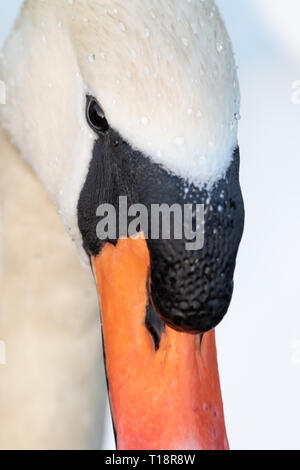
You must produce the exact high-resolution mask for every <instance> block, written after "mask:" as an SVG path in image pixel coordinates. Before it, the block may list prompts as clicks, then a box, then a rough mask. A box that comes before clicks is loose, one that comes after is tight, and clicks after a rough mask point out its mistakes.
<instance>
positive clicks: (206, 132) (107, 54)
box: [0, 0, 239, 447]
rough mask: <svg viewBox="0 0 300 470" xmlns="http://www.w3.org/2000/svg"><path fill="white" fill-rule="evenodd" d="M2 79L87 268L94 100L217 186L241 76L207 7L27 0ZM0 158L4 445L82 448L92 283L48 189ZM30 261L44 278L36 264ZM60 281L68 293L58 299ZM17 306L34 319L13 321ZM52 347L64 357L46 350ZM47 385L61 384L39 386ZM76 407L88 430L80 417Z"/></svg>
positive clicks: (167, 162)
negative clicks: (23, 219)
mask: <svg viewBox="0 0 300 470" xmlns="http://www.w3.org/2000/svg"><path fill="white" fill-rule="evenodd" d="M0 79H1V80H3V81H4V82H5V84H6V89H7V104H6V105H5V106H0V122H1V124H2V126H3V127H4V128H5V129H6V131H8V134H9V135H10V137H11V139H12V141H13V142H14V144H15V145H16V146H17V147H18V149H19V150H20V152H21V154H22V155H23V157H24V158H25V160H26V161H27V162H28V163H29V164H30V165H31V167H32V168H33V169H34V171H35V173H36V174H37V175H38V178H39V180H40V181H41V183H42V185H43V186H44V188H45V189H46V190H47V192H48V194H49V196H50V198H51V199H52V200H53V202H54V203H55V205H56V207H57V210H58V212H59V214H60V215H61V216H62V219H63V222H64V224H65V227H66V228H67V231H68V232H69V234H70V235H71V237H72V238H73V240H74V241H75V243H76V245H77V248H78V249H79V251H80V253H81V259H82V260H86V257H85V255H84V253H83V252H82V248H81V244H82V240H81V235H80V233H79V229H78V224H77V203H78V199H79V194H80V191H81V189H82V187H83V184H84V182H85V179H86V175H87V172H88V167H89V163H90V161H91V157H92V148H93V145H94V142H95V140H96V136H95V135H93V134H92V133H91V130H90V128H89V127H88V124H87V122H86V118H85V103H86V95H87V94H92V95H94V96H95V97H96V98H97V99H98V101H99V103H100V104H101V106H102V107H103V109H104V111H105V114H106V117H107V120H108V122H109V123H110V125H111V126H112V127H113V128H115V129H116V130H117V131H118V132H119V133H120V134H121V135H122V137H124V138H125V139H126V140H127V141H128V142H129V143H130V144H131V145H132V146H133V147H134V148H136V149H138V150H140V151H142V152H143V153H145V154H147V155H148V156H149V157H150V158H152V159H153V160H154V161H155V162H158V163H161V164H163V165H164V166H165V167H166V168H167V169H169V170H170V171H173V172H175V173H176V174H178V175H180V176H183V177H186V178H189V180H190V181H193V182H195V183H196V184H199V185H204V184H207V185H211V184H213V183H214V182H215V181H217V180H218V179H219V178H220V177H222V176H223V175H224V173H225V171H226V170H227V168H228V166H229V164H230V162H231V158H232V151H233V149H234V147H235V146H236V145H237V118H238V115H239V87H238V81H237V76H236V67H235V64H234V58H233V54H232V49H231V44H230V41H229V38H228V35H227V33H226V30H225V28H224V26H223V23H222V21H221V19H220V15H219V12H218V10H217V8H216V6H215V4H214V1H213V0H203V1H195V0H190V1H184V0H164V2H161V1H159V0H130V1H129V0H128V1H121V0H119V1H118V0H110V1H108V0H74V1H62V0H44V1H39V2H37V1H36V0H27V1H25V2H24V6H23V9H22V12H21V15H20V18H19V20H18V21H17V24H16V26H15V28H14V31H13V33H12V34H11V36H10V37H9V39H8V41H7V42H6V45H5V47H4V50H3V54H2V55H1V58H0ZM4 154H5V156H4ZM1 160H2V162H1V165H2V170H1V173H2V172H3V174H4V178H3V176H2V182H1V186H2V191H4V231H5V234H6V235H5V237H4V252H5V253H6V255H5V257H4V260H3V261H4V263H3V264H4V280H3V281H2V286H1V287H2V288H3V290H4V292H5V296H4V299H5V300H4V301H3V295H2V294H1V300H2V313H1V317H2V327H1V336H3V335H2V331H3V332H4V333H5V334H4V339H5V337H6V338H7V342H8V358H9V357H13V362H12V363H11V365H10V364H9V363H8V365H7V366H6V368H5V369H4V372H3V370H1V386H0V410H1V412H2V410H5V415H4V421H3V420H2V418H1V426H0V445H1V446H4V447H5V446H6V444H7V446H12V445H15V444H16V443H17V444H16V445H18V446H22V442H23V443H24V447H53V446H54V447H57V446H59V447H63V446H66V447H69V443H70V442H74V445H73V447H80V446H81V444H80V443H82V446H83V447H87V446H88V445H89V442H90V435H89V433H92V431H93V423H94V424H95V422H94V417H93V409H94V408H95V407H96V408H97V400H98V392H99V379H97V377H96V378H92V376H91V374H92V370H93V372H95V375H97V374H98V372H99V370H100V369H99V367H100V366H99V362H98V361H97V359H96V357H95V352H96V349H97V348H96V346H95V341H96V338H97V337H98V336H99V344H100V328H99V325H98V324H97V321H96V317H95V305H96V300H95V296H94V294H93V293H92V283H91V279H89V278H87V274H86V273H82V272H81V270H80V268H79V267H78V266H77V265H76V263H75V262H74V259H73V258H74V257H73V248H72V246H71V244H70V243H69V241H68V239H67V238H65V239H64V234H63V233H61V228H60V225H59V222H58V219H56V216H55V214H54V212H53V211H54V209H53V207H52V206H51V204H50V202H49V201H48V200H47V198H46V196H45V195H44V194H43V190H42V188H41V187H40V186H39V185H38V183H37V182H36V181H35V179H34V177H33V175H32V174H31V173H30V171H29V170H28V169H27V168H26V166H25V165H24V164H23V163H22V162H21V161H18V159H17V158H16V155H14V151H13V150H12V149H11V148H10V147H9V145H8V144H7V142H6V141H5V139H2V143H1ZM31 200H32V205H31V204H30V201H31ZM24 212H25V213H27V212H28V213H29V214H30V217H32V219H31V218H30V221H29V222H28V226H27V229H28V230H24V227H23V226H22V225H21V226H20V225H19V223H18V217H19V215H20V213H21V214H23V213H24ZM34 234H36V237H37V239H34ZM44 237H45V238H44ZM53 240H56V242H57V243H55V242H53ZM52 243H54V245H53V244H52ZM40 245H42V246H40ZM15 246H17V247H18V249H17V250H15ZM54 251H55V252H56V253H55V254H54ZM8 253H9V254H10V256H8ZM35 253H40V255H39V256H40V265H39V269H38V270H37V271H35V272H37V273H38V274H37V277H34V276H35V275H34V274H33V272H32V270H31V269H30V263H33V261H32V257H34V256H35ZM71 260H72V261H71ZM18 263H21V264H22V269H21V270H20V269H19V264H18ZM28 263H29V264H28ZM74 263H75V264H74ZM26 266H29V268H28V269H27V268H26ZM30 276H33V278H32V279H31V278H30ZM44 276H45V278H44ZM57 278H59V279H60V280H61V283H62V285H61V286H60V290H58V291H55V285H56V283H57ZM26 281H27V282H26ZM45 281H47V282H46V284H47V285H49V297H51V299H47V298H46V296H47V294H48V289H46V288H43V285H44V284H43V283H44V282H45ZM32 285H35V289H34V290H33V291H31V286H32ZM62 286H64V287H63V288H62ZM81 286H84V289H83V293H82V291H81V290H80V288H79V287H81ZM74 293H76V297H75V299H76V301H75V300H71V299H73V294H74ZM22 297H25V298H26V302H27V303H25V305H23V308H25V310H24V309H23V311H22V315H23V316H26V321H25V320H24V318H23V317H22V318H19V315H21V312H20V306H21V305H22ZM87 299H88V301H89V302H90V304H89V306H88V307H86V306H84V302H85V301H86V300H87ZM53 301H54V306H53ZM56 301H57V304H56ZM49 302H51V309H49ZM84 309H87V310H85V311H83V310H84ZM29 318H31V320H30V322H31V323H30V326H28V325H29ZM67 318H68V320H67ZM24 322H25V323H24ZM68 322H70V324H69V323H68ZM3 324H4V329H3ZM20 325H22V327H20ZM26 329H27V330H26ZM49 329H50V331H49ZM42 335H45V337H43V336H42ZM54 338H57V348H58V349H57V353H53V351H51V352H49V351H47V348H48V347H51V348H52V346H53V344H54V343H53V341H54ZM10 345H11V346H10ZM43 345H45V349H46V350H43ZM76 345H79V347H80V349H81V352H80V354H79V353H78V351H77V356H76V355H75V356H74V357H77V359H78V354H79V356H80V357H81V358H82V359H81V360H80V361H79V363H76V364H72V359H71V357H72V349H74V348H76ZM23 347H24V350H26V351H27V352H26V353H24V354H25V355H24V361H25V365H26V367H25V370H23V366H22V356H23ZM28 348H29V350H28ZM95 348H96V349H95ZM12 351H13V352H12ZM28 351H29V352H28ZM39 351H42V352H40V353H39ZM97 353H98V349H97ZM11 354H12V356H10V355H11ZM60 358H61V360H62V363H61V364H60V366H61V367H60V366H57V368H56V366H55V364H56V361H60ZM33 360H34V364H33V370H28V368H30V364H31V363H32V361H33ZM53 361H54V362H53ZM89 361H91V363H89ZM99 361H100V358H99ZM75 362H76V361H75ZM87 364H88V366H87ZM86 367H88V371H87V370H86ZM94 368H95V369H94ZM63 370H65V371H66V376H62V375H61V374H62V373H63V372H62V371H63ZM87 375H88V377H89V378H88V379H87ZM47 378H48V380H49V381H50V382H51V384H52V385H53V389H52V388H51V387H50V388H49V387H45V380H46V379H47ZM76 383H77V384H79V385H78V389H77V391H76V390H75V391H74V384H76ZM84 393H86V396H82V394H84ZM68 397H69V400H68ZM89 398H90V400H89ZM100 401H101V400H100ZM83 403H84V404H83ZM78 407H79V409H81V410H82V414H81V415H80V416H81V417H82V416H84V417H85V418H84V419H85V420H86V421H85V422H82V420H81V419H80V418H79V419H78V420H77V414H76V409H77V408H78ZM80 407H81V408H80ZM63 410H67V411H66V414H65V415H64V414H63V413H64V411H63ZM55 419H57V423H55ZM60 421H61V423H63V428H62V430H60V431H59V429H60V426H61V423H60ZM3 422H4V423H6V425H7V426H8V428H9V432H8V433H6V431H5V428H4V427H3V424H2V423H3ZM56 426H57V429H55V428H56ZM76 427H77V428H78V427H80V431H78V429H77V430H76V429H75V428H76ZM27 430H28V434H27V435H26V433H27ZM74 433H75V434H74ZM76 433H77V434H76ZM74 435H75V437H74ZM5 436H6V437H5ZM64 436H65V437H64ZM3 443H4V444H3Z"/></svg>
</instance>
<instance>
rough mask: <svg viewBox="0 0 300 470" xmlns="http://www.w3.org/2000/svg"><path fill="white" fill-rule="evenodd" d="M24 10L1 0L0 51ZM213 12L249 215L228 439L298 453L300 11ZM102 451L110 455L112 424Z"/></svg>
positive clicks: (264, 6) (253, 0)
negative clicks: (227, 57) (226, 42)
mask: <svg viewBox="0 0 300 470" xmlns="http://www.w3.org/2000/svg"><path fill="white" fill-rule="evenodd" d="M21 3H22V1H21V0H10V2H4V0H1V5H0V9H1V14H0V47H1V44H2V42H3V40H4V38H5V36H6V35H7V33H8V32H9V30H10V28H11V25H12V23H13V22H14V20H15V18H16V15H17V12H18V9H19V7H20V5H21ZM217 4H218V5H219V7H220V10H221V13H222V15H223V18H224V20H225V23H226V25H227V28H228V31H229V34H230V36H231V39H232V42H233V48H234V51H235V54H236V61H237V64H238V66H239V78H240V85H241V94H242V109H241V115H242V120H241V123H240V134H239V135H240V137H239V141H240V148H241V185H242V189H243V194H244V199H245V205H246V227H245V234H244V238H243V242H242V245H241V249H240V253H239V257H238V264H237V270H236V275H235V292H234V297H233V301H232V304H231V307H230V311H229V313H228V315H227V316H226V318H225V320H224V321H223V323H222V324H221V325H220V327H218V329H217V343H218V354H219V366H220V375H221V383H222V389H223V400H224V406H225V415H226V423H227V431H228V437H229V442H230V445H231V448H232V449H300V432H299V421H300V405H299V396H300V307H299V304H298V293H299V291H300V285H299V284H300V283H299V278H300V276H299V271H300V269H299V266H300V249H299V239H300V185H299V180H300V91H299V90H300V32H299V24H300V2H299V0H239V1H237V0H217ZM297 82H298V83H297ZM102 445H103V448H104V449H113V448H114V440H113V433H112V427H111V423H110V420H109V417H108V419H107V424H106V433H105V436H104V442H103V444H102Z"/></svg>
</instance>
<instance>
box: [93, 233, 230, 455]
mask: <svg viewBox="0 0 300 470" xmlns="http://www.w3.org/2000/svg"><path fill="white" fill-rule="evenodd" d="M92 262H93V268H94V273H95V276H96V280H97V284H98V290H99V296H100V303H101V313H102V326H103V337H104V348H105V355H106V370H107V378H108V384H109V397H110V404H111V410H112V416H113V421H114V426H115V431H116V438H117V447H118V449H119V450H124V449H126V450H201V449H202V450H205V449H207V450H211V449H218V450H223V449H228V441H227V437H226V430H225V424H224V413H223V405H222V397H221V391H220V382H219V374H218V366H217V354H216V345H215V334H214V331H211V332H209V333H206V334H205V335H204V337H203V340H202V342H201V338H200V335H189V334H186V333H179V332H177V331H175V330H172V329H171V328H169V327H167V326H166V327H165V329H164V330H163V332H162V336H161V339H160V344H159V348H158V349H157V350H156V348H155V345H154V341H153V338H152V336H151V334H150V333H149V331H148V329H147V327H146V324H145V318H146V307H147V304H148V294H147V279H148V275H149V271H150V258H149V252H148V247H147V244H146V241H145V239H144V238H141V237H139V238H137V239H131V238H128V239H121V240H119V241H118V244H117V246H116V247H115V246H113V245H111V244H107V245H106V246H105V247H104V249H103V250H102V251H101V253H100V255H98V256H97V257H94V258H93V260H92Z"/></svg>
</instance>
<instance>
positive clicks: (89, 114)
mask: <svg viewBox="0 0 300 470" xmlns="http://www.w3.org/2000/svg"><path fill="white" fill-rule="evenodd" d="M86 118H87V122H88V124H89V126H90V127H91V128H92V129H93V130H94V131H95V132H97V133H101V134H104V133H105V132H107V131H108V129H109V125H108V122H107V120H106V117H105V114H104V111H103V110H102V108H101V107H100V106H99V104H98V102H97V101H96V100H95V98H92V97H91V96H88V97H87V104H86Z"/></svg>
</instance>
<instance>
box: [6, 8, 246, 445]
mask: <svg viewBox="0 0 300 470" xmlns="http://www.w3.org/2000/svg"><path fill="white" fill-rule="evenodd" d="M0 61H1V62H0V64H1V65H0V78H1V79H2V80H3V81H4V83H5V84H6V87H7V103H6V105H5V106H1V107H0V121H1V123H2V125H3V126H4V127H5V128H6V129H7V130H8V132H9V134H10V136H11V138H12V140H13V141H14V143H15V144H16V145H17V146H18V147H19V149H20V150H21V152H22V154H23V156H24V158H25V159H26V160H27V161H28V162H29V164H30V165H31V166H32V167H33V169H34V171H35V172H36V173H37V175H38V177H39V178H40V180H41V182H42V183H43V185H44V186H45V188H46V190H47V191H48V193H49V195H50V197H51V198H52V200H53V201H54V203H55V204H56V206H57V208H58V211H59V213H60V215H61V216H62V219H63V221H64V224H65V226H66V229H67V231H68V232H69V233H70V235H71V236H72V238H73V239H74V241H75V243H76V245H77V247H78V249H79V252H80V256H81V258H82V259H83V260H84V261H86V260H90V261H91V262H92V266H93V270H94V274H95V277H96V279H97V283H98V288H99V291H100V296H101V306H102V315H103V328H104V344H105V348H106V350H107V351H106V352H107V361H108V364H107V366H108V375H109V380H110V375H111V376H112V375H114V374H115V372H113V370H114V367H115V363H114V359H113V358H114V354H115V351H118V348H119V349H120V348H121V349H122V346H121V344H120V343H121V341H123V344H125V352H126V354H125V356H126V357H127V360H128V362H130V361H131V362H132V361H133V356H132V355H134V351H133V350H132V344H134V348H135V350H136V348H137V347H138V345H139V346H140V348H141V351H142V353H140V354H139V355H138V356H139V357H140V358H141V363H140V367H142V364H143V363H144V362H143V360H144V361H145V360H146V359H145V357H148V356H149V355H151V358H152V359H151V360H153V357H152V356H153V355H155V354H156V355H157V354H158V353H161V351H162V350H163V349H164V348H167V343H168V342H166V337H169V344H174V349H175V350H176V351H177V352H178V354H179V352H181V353H182V354H181V359H180V360H179V362H178V361H177V360H175V361H173V362H172V364H173V365H172V367H173V368H175V369H176V367H178V368H180V367H179V363H180V361H181V360H183V359H182V358H183V357H186V358H185V359H184V360H188V357H187V353H186V351H190V354H192V353H191V350H192V349H193V348H194V342H195V338H198V337H199V335H202V334H203V333H204V332H207V331H210V330H212V329H213V328H214V327H215V326H216V325H217V324H218V323H219V322H220V321H221V319H222V318H223V316H224V315H225V313H226V312H227V309H228V306H229V303H230V299H231V295H232V289H233V272H234V267H235V259H236V254H237V250H238V246H239V243H240V239H241V236H242V231H243V219H244V211H243V201H242V196H241V191H240V186H239V178H238V174H239V151H238V141H237V128H238V117H239V101H240V100H239V87H238V79H237V73H236V66H235V62H234V57H233V53H232V48H231V43H230V40H229V37H228V35H227V32H226V30H225V28H224V25H223V23H222V20H221V18H220V15H219V12H218V10H217V8H216V6H215V4H214V1H213V0H204V1H194V0H190V1H184V2H183V1H181V0H180V1H179V0H178V1H177V0H176V1H174V0H172V1H171V0H165V1H164V2H163V4H162V2H159V1H158V0H147V1H146V0H145V1H140V0H131V1H130V2H124V1H118V0H113V1H105V0H97V1H92V0H73V1H68V2H67V1H65V2H61V1H58V0H44V1H43V2H38V3H37V2H35V1H33V0H27V1H25V3H24V6H23V9H22V12H21V16H20V18H19V20H18V22H17V24H16V26H15V29H14V31H13V33H12V35H11V36H10V37H9V38H8V40H7V42H6V45H5V48H4V50H3V53H2V55H1V59H0ZM120 198H126V203H127V204H128V205H129V206H132V205H138V206H139V207H141V206H143V207H146V209H147V210H148V211H150V210H151V208H152V207H153V206H157V205H160V204H165V205H166V206H168V207H169V208H170V207H171V206H172V205H174V204H175V205H177V206H178V207H181V208H183V207H184V206H189V207H193V205H199V206H200V205H201V206H202V208H203V215H204V224H205V225H204V238H203V240H202V242H203V243H202V245H201V248H199V247H197V248H196V249H192V250H188V249H187V248H186V246H187V245H186V243H187V236H186V234H185V235H184V236H183V237H181V238H180V237H179V239H178V238H176V237H175V236H174V235H173V236H171V237H169V238H168V239H164V237H162V233H161V231H160V230H158V236H157V237H152V238H151V237H149V238H148V239H147V240H145V238H146V237H145V230H140V231H138V230H137V232H139V233H138V235H137V236H136V237H135V239H133V238H128V237H126V236H124V234H123V233H121V232H122V230H121V227H120V213H121V209H120V205H119V203H120ZM122 200H123V199H122ZM103 205H104V206H105V205H106V208H107V207H108V206H107V205H110V206H113V207H114V208H115V209H116V224H117V227H116V230H115V232H113V233H112V234H111V233H110V234H109V235H108V236H107V238H106V239H101V237H99V231H98V230H97V228H98V227H99V220H100V215H102V216H103V215H104V213H102V214H100V212H99V206H102V207H103ZM147 214H148V213H147ZM131 215H132V214H131ZM146 219H147V227H148V228H151V224H153V222H152V219H151V216H148V215H147V216H146ZM172 220H173V219H172ZM174 220H175V219H174ZM191 220H192V221H193V223H194V224H195V221H196V222H197V220H196V216H195V213H194V212H193V209H192V218H191ZM184 224H185V222H184V220H183V219H182V223H181V227H184ZM171 225H172V223H171ZM174 226H175V222H173V225H172V227H171V228H173V229H174ZM194 228H195V227H194ZM202 228H203V227H202ZM174 330H177V331H180V332H181V333H178V332H177V331H175V332H174ZM112 331H114V333H113V335H112V333H111V332H112ZM120 332H123V333H122V334H121V336H120ZM182 332H184V333H183V334H184V338H183V337H182V336H181V335H182ZM149 333H150V335H149ZM186 333H192V334H193V335H195V336H192V335H186ZM174 335H175V336H174ZM151 336H152V339H151ZM205 337H206V338H207V339H205V340H203V341H204V345H205V344H206V348H207V349H208V350H209V348H213V347H214V344H213V340H212V338H211V336H210V334H208V335H207V336H205ZM117 338H118V339H117ZM201 338H202V336H201ZM150 340H151V341H152V340H154V343H153V344H154V347H153V344H152V343H151V341H150ZM172 341H173V343H172ZM196 343H197V348H200V340H199V341H198V340H197V341H196ZM151 348H152V349H153V350H152V349H151ZM191 348H192V349H191ZM193 350H194V349H193ZM156 357H157V356H156ZM142 359H143V360H142ZM155 360H156V359H155ZM176 361H177V362H176ZM207 361H208V363H209V364H210V365H211V371H213V372H209V374H210V373H214V374H215V373H216V370H215V363H214V359H211V358H210V356H209V355H208V359H207ZM210 361H212V362H211V363H210ZM176 364H177V366H176ZM148 366H149V370H151V371H152V376H154V377H155V380H157V371H156V370H155V367H156V365H154V364H153V362H151V364H148ZM193 367H194V369H195V367H196V368H197V367H202V366H199V365H198V366H196V365H195V364H194V366H193ZM152 369H153V370H152ZM175 369H174V370H173V372H174V373H175ZM194 369H193V372H194V373H196V372H195V370H194ZM203 370H205V365H203ZM203 373H204V372H203ZM183 374H184V376H185V374H187V376H188V377H187V380H189V381H191V382H192V383H193V384H194V385H193V387H194V388H193V391H194V389H195V390H196V388H197V382H195V380H196V379H195V377H194V375H191V374H192V373H191V367H188V372H183ZM125 375H126V377H127V375H128V374H125ZM148 375H149V377H148V378H147V380H148V382H147V383H148V384H150V385H149V386H148V388H149V390H150V389H151V387H152V386H153V383H152V378H150V372H149V374H148ZM114 377H115V375H114ZM120 377H122V374H119V376H118V379H114V380H115V381H114V380H112V381H111V382H110V384H111V387H112V388H113V390H112V392H111V393H112V394H113V396H114V398H113V399H112V401H113V407H114V418H115V424H116V428H117V435H118V437H119V443H120V442H121V441H122V442H123V443H124V442H125V441H126V439H128V435H127V437H126V436H125V434H126V433H124V432H123V430H124V429H128V426H129V423H128V419H129V418H128V416H130V417H131V419H133V418H134V417H136V416H135V414H134V413H135V411H134V410H133V411H132V410H131V412H130V413H129V412H128V407H127V408H126V410H127V414H126V413H125V414H124V406H123V405H120V403H121V402H122V403H124V397H126V399H127V402H128V403H129V402H130V400H131V399H132V396H133V397H134V396H136V394H137V395H138V393H139V392H138V391H137V390H139V386H140V387H142V388H143V387H144V386H145V383H144V381H145V380H146V379H145V377H143V383H142V384H141V383H139V381H138V379H137V372H135V378H134V380H133V383H134V392H132V390H131V389H130V387H129V390H131V392H132V393H131V392H130V391H129V392H128V393H127V392H125V391H124V390H123V389H124V385H122V384H124V380H123V382H119V378H120ZM123 379H124V377H123ZM127 379H128V381H129V380H130V378H128V377H127ZM127 379H126V380H127ZM131 380H132V378H131ZM208 380H209V379H208ZM116 383H119V385H120V386H119V387H117V385H116ZM119 389H122V390H123V394H121V395H120V396H119ZM177 392H178V391H177ZM149 393H150V392H147V394H146V395H147V396H148V395H149ZM179 396H180V398H181V401H180V400H179V399H178V400H177V402H176V403H177V404H176V406H178V414H180V410H179V408H180V406H181V405H180V403H181V404H182V400H183V399H184V398H183V396H181V395H180V394H179ZM211 396H214V397H215V398H214V400H215V405H214V406H216V407H217V408H218V410H219V409H220V408H221V398H220V396H219V395H218V393H216V394H215V395H214V393H213V392H212V395H211ZM208 399H209V400H211V399H212V398H211V397H210V398H208ZM141 403H144V401H143V400H141ZM144 404H145V403H144ZM174 406H175V405H174ZM195 407H196V405H195V406H194V408H195ZM203 407H204V405H203ZM203 407H202V409H201V413H200V415H201V416H200V417H201V420H202V421H201V422H203V419H204V418H203V413H204V415H205V413H206V411H207V410H206V411H205V407H204V408H203ZM150 408H151V407H150ZM136 409H138V407H136ZM151 409H152V414H153V413H154V411H153V407H152V408H151ZM203 410H204V411H203ZM195 413H196V412H195ZM218 413H219V415H218V418H216V417H215V416H214V417H212V416H211V415H209V416H210V418H209V420H210V421H211V422H214V426H216V429H217V431H216V433H217V434H218V437H217V438H216V439H215V441H218V443H217V444H216V446H221V447H222V446H225V444H224V432H223V424H222V423H223V421H222V413H221V412H220V411H219V412H218ZM154 414H155V419H153V422H157V423H159V422H160V418H159V416H157V412H156V413H154ZM190 414H191V413H190V409H189V413H188V415H189V416H190ZM196 414H197V413H196ZM206 414H207V413H206ZM145 416H148V415H147V413H145ZM191 416H193V413H192V414H191ZM139 419H140V422H143V420H142V418H141V416H140V415H139ZM199 419H200V418H199ZM205 419H206V418H205ZM190 420H191V422H190V427H189V431H188V430H186V428H187V427H186V426H184V425H183V429H184V430H185V432H183V435H182V438H181V440H180V439H179V441H178V440H177V444H176V443H175V441H174V440H173V438H171V437H169V438H166V440H167V442H168V444H167V445H170V446H171V445H172V446H173V447H171V448H174V446H175V448H189V447H184V446H192V448H194V447H193V446H195V447H196V448H198V446H202V447H205V446H207V445H208V442H210V437H209V436H207V435H206V434H205V433H204V434H203V433H201V432H199V426H196V424H195V422H198V421H197V420H198V418H197V419H196V421H195V419H194V418H192V417H191V418H190ZM120 423H121V424H120ZM182 424H183V423H182ZM144 425H145V423H143V426H144ZM154 427H155V426H154ZM146 428H147V426H146ZM137 429H139V430H140V429H141V427H140V426H139V425H137ZM148 431H149V430H148ZM139 432H140V431H139ZM210 432H211V430H210ZM149 433H150V434H151V432H150V431H149ZM129 434H130V433H129ZM137 434H138V433H135V440H133V441H131V444H132V442H135V443H136V442H137V440H138V439H139V438H138V437H137ZM144 434H145V435H146V434H147V433H144ZM156 434H157V435H158V436H159V439H163V437H162V435H161V430H160V431H157V433H156ZM145 435H144V437H143V433H141V436H142V438H141V439H144V440H145V442H147V443H148V445H149V439H150V438H149V435H147V436H146V437H145ZM120 436H122V438H121V437H120ZM203 436H204V437H203ZM152 438H153V436H152ZM152 438H151V439H152ZM218 439H219V440H218ZM126 442H127V441H126ZM143 442H144V441H143ZM152 442H153V441H152ZM178 442H180V443H178ZM220 442H221V444H220ZM131 444H128V442H127V444H119V445H120V446H122V445H127V447H128V446H130V445H131ZM132 445H133V444H132ZM135 445H137V444H135ZM139 445H140V446H143V445H146V444H145V443H144V444H141V443H140V444H139ZM151 445H152V446H153V445H156V446H159V445H163V444H162V442H161V441H160V443H157V444H153V443H152V444H151ZM164 445H166V444H164ZM176 446H181V447H176ZM151 448H152V447H151Z"/></svg>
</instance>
